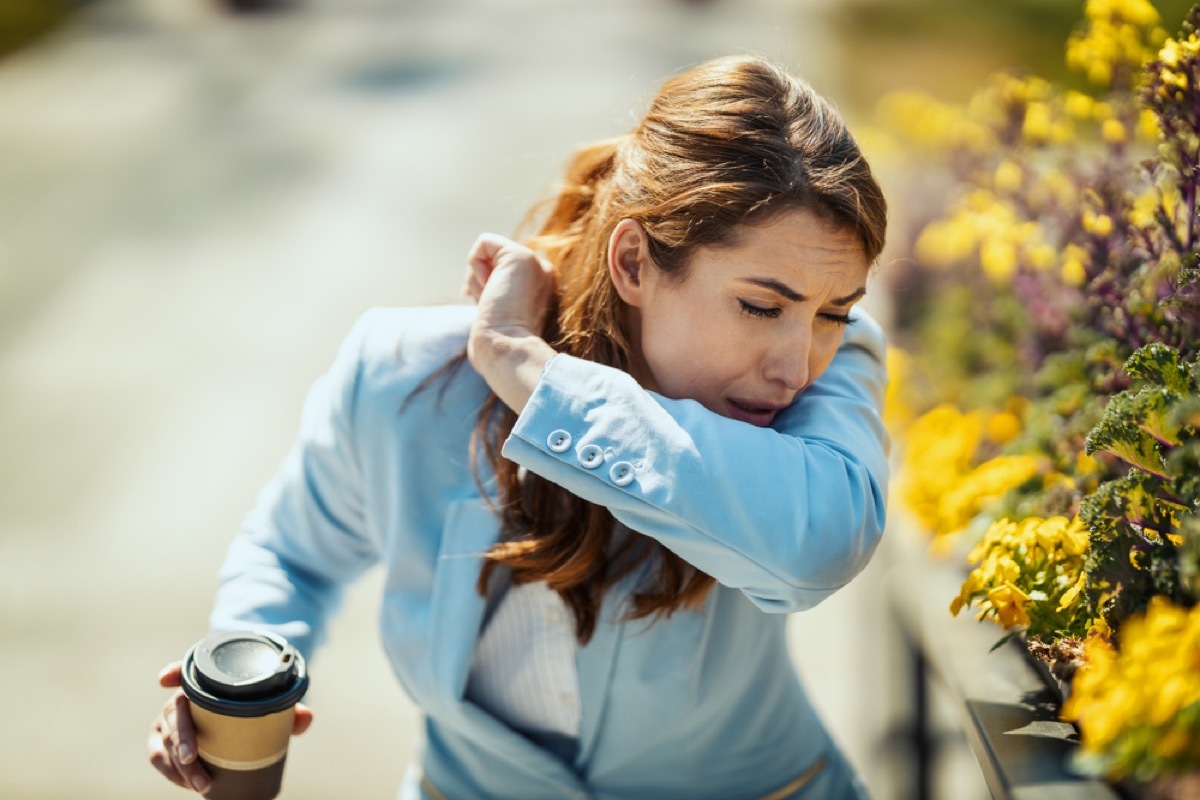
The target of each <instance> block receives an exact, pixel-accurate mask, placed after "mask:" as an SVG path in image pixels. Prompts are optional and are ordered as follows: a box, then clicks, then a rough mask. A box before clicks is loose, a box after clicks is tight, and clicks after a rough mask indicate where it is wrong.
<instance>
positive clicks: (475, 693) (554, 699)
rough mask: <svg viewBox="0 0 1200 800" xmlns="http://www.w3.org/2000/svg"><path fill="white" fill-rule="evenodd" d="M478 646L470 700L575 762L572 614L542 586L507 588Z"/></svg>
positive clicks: (494, 604) (576, 678)
mask: <svg viewBox="0 0 1200 800" xmlns="http://www.w3.org/2000/svg"><path fill="white" fill-rule="evenodd" d="M502 591H503V594H500V595H499V596H498V597H494V598H491V605H492V608H491V610H490V613H489V614H488V616H487V619H486V621H485V623H484V626H483V633H482V634H481V635H480V637H479V641H478V642H477V643H476V645H475V654H474V656H473V658H472V661H471V672H470V675H469V677H468V680H467V695H466V696H467V699H468V700H469V701H471V702H473V703H475V704H476V705H477V706H479V707H480V708H482V709H483V710H485V711H487V712H488V713H490V714H491V715H492V716H494V717H496V718H497V719H499V720H500V721H501V722H504V723H505V724H506V725H508V726H509V727H510V728H513V729H514V730H516V731H518V732H520V733H522V734H524V735H525V736H527V737H529V738H530V739H532V740H533V741H534V742H537V743H538V744H540V745H542V746H543V747H545V748H546V749H547V750H551V751H553V752H556V753H558V754H559V755H560V756H561V757H563V758H564V759H566V760H573V754H574V750H575V747H576V744H577V742H578V739H579V718H580V701H579V675H578V672H577V670H576V667H575V644H576V642H575V625H574V620H573V619H572V616H571V612H570V609H568V608H567V606H566V604H565V603H563V601H562V598H561V597H559V596H558V593H557V592H555V591H552V590H551V589H550V587H549V585H547V584H546V583H545V582H544V581H540V582H537V583H525V584H521V585H519V586H507V588H505V589H503V590H502Z"/></svg>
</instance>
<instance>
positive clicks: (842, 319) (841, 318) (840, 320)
mask: <svg viewBox="0 0 1200 800" xmlns="http://www.w3.org/2000/svg"><path fill="white" fill-rule="evenodd" d="M817 316H819V317H820V318H821V319H823V320H825V321H826V322H832V323H833V324H834V325H849V324H850V323H852V322H854V320H852V319H850V315H849V314H818V315H817Z"/></svg>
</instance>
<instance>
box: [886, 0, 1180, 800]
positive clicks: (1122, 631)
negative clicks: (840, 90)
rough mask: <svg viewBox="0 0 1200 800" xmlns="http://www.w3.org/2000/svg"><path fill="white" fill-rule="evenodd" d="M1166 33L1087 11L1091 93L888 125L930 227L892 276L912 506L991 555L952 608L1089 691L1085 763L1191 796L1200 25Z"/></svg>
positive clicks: (1015, 90)
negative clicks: (1017, 638)
mask: <svg viewBox="0 0 1200 800" xmlns="http://www.w3.org/2000/svg"><path fill="white" fill-rule="evenodd" d="M1159 25H1160V20H1159V17H1158V14H1157V12H1156V11H1155V10H1154V8H1153V6H1152V5H1150V3H1148V2H1145V0H1088V2H1087V4H1086V8H1085V18H1084V20H1083V21H1082V22H1081V24H1080V26H1079V28H1078V30H1077V31H1076V32H1075V34H1073V35H1072V36H1071V38H1070V39H1069V41H1068V43H1067V62H1068V65H1070V66H1071V67H1072V68H1074V69H1076V70H1078V71H1080V72H1081V73H1083V74H1084V75H1085V76H1086V77H1087V79H1088V80H1089V81H1090V85H1091V86H1092V87H1094V91H1091V92H1082V91H1078V90H1068V89H1062V88H1060V87H1056V86H1054V85H1052V84H1050V83H1049V82H1047V81H1044V80H1041V79H1039V78H1037V77H1033V76H1018V75H998V76H996V77H995V78H994V79H993V80H991V81H990V82H989V83H988V84H987V85H986V86H984V87H982V88H981V89H980V91H979V92H978V93H977V94H976V96H975V97H974V98H973V99H972V100H971V101H970V103H969V104H968V105H967V106H966V107H965V108H952V107H949V106H947V105H945V104H942V103H939V102H937V101H935V100H933V99H931V98H925V97H920V96H917V95H913V94H906V95H899V96H893V97H889V98H887V99H885V101H884V102H883V103H882V104H881V107H880V117H881V121H882V124H883V127H884V128H885V130H887V131H889V132H890V133H891V134H892V135H893V136H895V137H897V138H899V139H900V140H901V142H902V145H901V146H902V147H903V148H904V149H905V151H906V152H910V151H911V150H913V149H918V148H921V149H923V150H924V151H925V152H926V153H927V154H928V157H927V158H926V159H924V160H923V162H922V163H921V165H920V170H921V171H920V177H919V178H917V177H915V176H914V179H913V186H914V188H913V189H911V192H912V194H913V195H914V200H913V202H912V204H911V205H916V206H918V207H920V208H922V209H927V210H928V211H929V212H931V216H929V217H928V218H925V219H919V220H915V225H914V229H913V230H912V231H911V235H910V237H909V238H910V241H911V247H910V251H911V258H906V259H904V260H903V263H905V264H907V265H908V267H907V268H905V269H900V270H896V271H895V272H896V274H895V276H894V278H893V280H894V286H893V288H894V295H895V296H896V298H897V300H898V305H897V316H896V325H895V328H896V330H897V331H898V341H899V342H900V345H901V347H902V348H903V350H904V352H905V353H907V354H908V355H905V354H904V353H899V352H898V353H896V354H895V356H894V358H893V362H892V367H893V370H892V371H893V382H894V385H895V386H897V387H898V388H897V390H896V391H895V392H894V394H893V396H892V398H891V406H890V408H889V417H890V420H891V424H892V427H893V430H894V431H895V435H896V438H897V440H898V442H899V444H900V445H901V451H902V454H903V455H902V464H901V469H900V472H899V475H898V479H897V486H896V491H897V494H898V495H899V498H900V499H901V500H902V501H903V502H905V503H906V504H907V505H908V507H909V508H910V509H911V510H912V511H913V513H914V514H915V515H916V516H917V517H918V519H920V520H921V522H922V524H923V525H924V526H925V527H926V528H927V529H928V530H929V531H930V532H931V533H932V534H933V535H934V537H935V539H934V541H935V543H936V544H938V545H939V546H937V547H935V548H934V550H935V552H937V551H947V550H950V549H952V548H948V547H944V546H941V545H942V544H944V543H945V542H947V541H950V540H952V539H953V540H959V541H961V540H962V539H964V538H966V539H968V540H969V541H970V542H971V543H972V544H973V549H972V550H971V552H970V555H969V557H968V560H969V561H970V566H971V571H970V572H969V574H968V575H967V577H966V579H965V581H964V582H963V585H962V587H961V590H960V593H959V595H958V596H957V597H954V598H947V601H948V602H950V604H951V608H950V611H951V612H952V613H954V614H958V613H959V612H960V611H962V610H964V609H968V608H969V609H974V610H976V612H977V614H978V616H979V617H980V619H984V620H989V621H992V622H995V623H997V624H999V625H1000V626H1001V627H1002V628H1004V629H1005V630H1006V631H1007V632H1008V634H1009V635H1013V634H1017V633H1020V634H1021V635H1023V636H1024V637H1025V640H1026V641H1027V643H1028V646H1029V649H1030V651H1031V652H1032V653H1033V654H1034V655H1036V656H1038V657H1040V658H1042V659H1044V660H1045V661H1046V662H1047V663H1048V664H1049V665H1050V666H1051V668H1052V670H1053V671H1054V673H1055V674H1056V675H1058V676H1059V677H1060V678H1063V679H1064V680H1068V679H1069V680H1070V685H1069V686H1070V688H1069V694H1070V697H1069V699H1068V700H1067V702H1066V703H1065V704H1064V707H1063V710H1062V711H1063V715H1064V718H1065V719H1069V720H1072V721H1074V722H1076V724H1077V725H1078V727H1079V730H1080V732H1081V736H1082V750H1081V752H1082V756H1081V757H1080V758H1079V759H1077V764H1076V766H1077V767H1078V768H1079V769H1081V770H1086V771H1090V772H1093V773H1098V774H1104V775H1107V776H1108V777H1110V778H1113V779H1124V778H1133V779H1137V780H1154V779H1156V780H1158V782H1159V783H1158V784H1157V785H1158V786H1159V787H1162V791H1164V792H1167V793H1168V794H1166V795H1164V796H1170V794H1169V793H1170V792H1173V791H1176V788H1172V787H1180V786H1183V787H1185V788H1184V790H1188V789H1187V781H1189V780H1192V778H1188V777H1185V776H1188V775H1189V774H1192V773H1196V772H1197V771H1200V608H1198V607H1197V600H1198V599H1200V513H1198V512H1200V220H1197V209H1198V206H1200V33H1198V32H1197V28H1198V27H1200V7H1198V8H1197V9H1193V11H1192V12H1190V14H1189V15H1188V17H1187V19H1186V20H1185V21H1184V23H1183V30H1182V32H1180V33H1179V34H1178V35H1176V36H1173V37H1170V36H1168V35H1167V33H1166V32H1164V31H1163V30H1161V28H1160V27H1159ZM930 187H933V188H934V189H936V190H937V194H936V195H933V194H931V188H930ZM922 192H923V193H924V194H921V193H922ZM1192 788H1193V789H1194V788H1195V787H1194V785H1193V786H1192ZM1180 796H1183V795H1180Z"/></svg>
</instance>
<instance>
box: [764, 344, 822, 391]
mask: <svg viewBox="0 0 1200 800" xmlns="http://www.w3.org/2000/svg"><path fill="white" fill-rule="evenodd" d="M811 357H812V333H811V331H803V332H793V334H792V335H790V336H786V337H781V338H780V340H779V341H778V342H775V343H774V344H773V345H772V347H771V348H770V350H769V351H768V353H767V356H766V358H765V359H764V361H763V378H765V379H766V380H767V381H770V382H772V383H781V384H783V385H784V386H786V387H787V388H788V389H789V390H791V391H793V392H799V391H801V390H802V389H804V387H806V386H808V381H809V375H810V374H811Z"/></svg>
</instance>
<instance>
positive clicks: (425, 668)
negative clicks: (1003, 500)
mask: <svg viewBox="0 0 1200 800" xmlns="http://www.w3.org/2000/svg"><path fill="white" fill-rule="evenodd" d="M885 217H886V207H885V203H884V199H883V195H882V192H881V191H880V188H879V186H878V185H877V183H876V182H875V180H874V178H873V177H872V175H871V171H870V169H869V167H868V166H867V164H866V162H865V161H864V160H863V157H862V155H861V153H860V152H859V150H858V147H857V145H856V144H855V142H854V140H853V139H852V138H851V136H850V135H849V133H848V132H847V131H846V129H845V126H844V125H843V123H842V122H841V120H840V119H839V118H838V116H837V115H836V113H835V112H834V111H833V109H832V108H831V107H830V106H829V105H827V104H826V103H825V102H824V101H823V100H822V99H821V98H820V97H818V96H817V95H816V94H815V93H814V92H813V91H812V90H811V89H810V88H809V87H808V86H807V85H805V84H804V83H802V82H801V81H799V80H796V79H795V78H793V77H791V76H789V75H787V74H786V73H784V72H782V71H781V70H779V69H778V68H776V67H774V66H772V65H770V64H768V63H766V62H764V61H762V60H760V59H756V58H750V57H731V58H723V59H717V60H714V61H710V62H707V63H705V64H701V65H699V66H697V67H695V68H693V69H691V70H688V71H686V72H684V73H682V74H680V75H678V76H676V77H674V78H672V79H670V80H669V81H667V83H666V84H665V85H664V86H663V88H662V89H661V91H660V92H659V94H658V95H657V96H656V98H655V99H654V101H653V102H652V104H651V107H650V109H649V111H648V112H647V114H646V116H645V117H644V118H643V119H642V121H641V122H640V123H639V124H638V125H637V127H636V128H635V129H634V130H633V131H632V132H631V133H630V134H628V135H627V136H625V137H621V138H619V139H615V140H611V141H606V142H603V143H600V144H597V145H595V146H592V147H589V148H585V149H584V150H582V151H580V152H579V153H577V154H576V156H575V157H574V159H573V161H572V162H571V164H570V166H569V168H568V170H567V176H566V185H565V187H563V188H562V189H561V190H560V191H559V193H558V194H557V196H556V197H554V198H553V199H552V201H551V202H550V204H549V206H548V210H547V211H546V212H545V213H544V214H543V220H542V222H541V225H540V229H539V230H538V233H537V234H536V235H535V236H533V237H532V238H531V239H530V240H529V241H528V242H527V246H525V245H519V244H517V243H515V242H511V241H509V240H507V239H504V238H502V237H499V236H493V235H485V236H482V237H480V239H479V241H478V242H476V244H475V247H474V249H473V251H472V252H471V254H470V258H469V267H468V271H467V281H466V291H467V292H468V293H469V294H470V295H471V296H472V297H473V298H475V299H476V300H477V308H472V307H469V306H461V307H446V308H429V309H407V310H397V309H379V310H375V311H372V312H370V313H368V314H367V315H366V316H364V317H363V319H362V320H360V322H359V323H358V324H357V326H356V327H355V328H354V330H353V331H352V332H351V334H350V335H349V338H348V339H347V340H346V342H345V343H344V344H343V346H342V348H341V351H340V353H339V355H338V357H337V359H336V361H335V363H334V365H333V367H332V368H331V370H330V372H329V373H328V374H327V375H326V376H325V377H324V378H322V379H321V380H320V381H319V382H318V383H317V385H316V386H315V387H314V389H313V391H312V393H311V394H310V396H309V398H308V401H307V404H306V406H305V410H304V416H303V420H302V424H301V430H300V434H299V437H298V439H297V442H296V445H295V447H294V448H293V450H292V452H291V454H290V455H289V457H288V459H287V461H286V462H285V464H284V466H283V468H282V469H281V471H280V474H279V475H278V476H277V478H276V479H275V481H274V482H273V483H272V484H271V485H270V486H269V487H268V488H267V489H266V490H265V491H264V492H263V494H262V495H261V497H260V499H259V502H258V504H257V508H256V510H255V512H254V513H253V514H252V515H251V516H250V518H249V519H248V521H247V523H246V525H245V527H244V530H243V531H242V532H241V534H240V536H239V537H238V538H237V539H236V541H235V542H234V544H233V546H232V549H231V551H230V553H229V556H228V559H227V561H226V564H225V567H224V569H223V571H222V580H223V584H222V586H221V589H220V591H219V593H218V596H217V602H216V609H215V611H214V614H213V619H212V622H213V625H214V627H215V628H244V627H248V626H261V627H267V628H270V629H272V630H275V631H276V632H278V633H281V634H282V635H284V636H286V637H287V638H288V639H290V640H291V641H292V642H293V643H295V644H296V645H298V646H299V647H300V648H301V650H302V651H304V652H305V653H308V654H311V652H312V650H313V649H314V648H315V647H316V646H317V644H318V643H319V641H320V639H321V637H322V633H323V630H324V625H325V621H326V619H327V617H328V616H329V614H330V612H331V611H332V609H333V608H334V607H335V605H336V602H337V598H338V594H339V591H340V589H341V588H342V587H343V586H344V585H346V584H347V583H349V582H350V581H352V580H353V579H354V578H355V577H356V576H358V575H359V574H361V573H362V572H363V571H364V570H365V569H366V568H368V567H369V566H371V565H372V564H375V563H379V562H382V563H383V565H384V567H385V569H386V571H387V578H386V586H385V590H384V596H383V598H382V632H383V637H384V642H385V645H386V648H387V651H388V654H389V656H390V659H391V662H392V664H393V666H394V669H395V672H396V675H397V677H398V678H399V680H400V682H401V683H402V684H403V686H404V688H405V689H406V691H407V692H408V693H409V695H410V696H411V697H412V698H413V700H414V701H415V702H416V703H417V704H418V705H419V706H420V707H421V708H422V709H423V711H424V712H425V715H426V725H425V737H424V739H425V741H424V746H423V751H422V753H421V755H420V758H419V761H418V762H415V763H414V764H413V765H412V767H411V768H410V770H409V774H408V776H407V777H406V781H405V786H404V787H403V788H402V790H401V796H402V797H404V798H418V797H421V798H435V799H436V798H452V799H453V800H467V798H493V797H494V798H522V799H523V800H528V799H529V798H567V797H580V798H583V797H597V798H653V800H669V799H670V798H689V800H694V799H695V798H722V799H725V798H766V797H769V798H776V799H779V798H787V797H818V798H823V797H833V798H840V797H864V796H865V790H864V789H863V787H862V785H861V782H860V781H859V780H858V779H857V778H856V776H855V774H854V771H853V769H852V768H851V767H850V766H849V764H848V763H847V761H846V759H845V758H844V756H843V755H842V754H841V753H840V752H839V751H838V749H837V747H836V746H835V745H834V744H833V743H832V741H831V740H830V738H829V736H828V734H827V732H826V731H825V728H824V727H823V725H822V723H821V722H820V720H819V719H818V717H817V715H816V713H815V712H814V710H813V708H812V707H811V705H810V704H809V701H808V699H807V698H806V696H805V693H804V690H803V688H802V685H801V683H800V682H799V680H798V678H797V676H796V675H795V673H794V670H793V668H792V666H791V663H790V661H789V657H788V651H787V646H786V641H785V621H786V616H785V614H786V612H791V611H798V610H802V609H805V608H809V607H811V606H813V605H815V604H816V603H818V602H820V601H821V600H823V599H824V598H825V597H827V596H828V595H830V594H831V593H832V592H834V591H836V590H837V589H838V588H840V587H841V586H843V585H845V584H846V583H847V582H848V581H849V580H850V579H851V578H852V577H853V576H854V575H855V574H857V572H858V571H859V570H861V569H862V567H863V566H864V565H865V563H866V562H867V560H868V559H869V557H870V556H871V553H872V552H873V550H874V548H875V546H876V544H877V542H878V540H879V536H880V534H881V531H882V529H883V524H884V496H885V488H886V487H885V484H886V477H887V465H886V456H885V435H884V433H883V430H882V426H881V423H880V417H879V404H880V402H881V396H882V391H883V384H884V380H885V379H884V373H883V367H882V360H883V339H882V334H881V333H880V331H879V329H878V326H876V325H875V323H874V322H873V321H872V320H871V319H870V318H869V317H868V316H866V315H865V314H863V313H861V312H860V311H858V310H857V309H856V308H855V307H854V306H855V303H856V302H857V301H858V300H859V299H860V298H861V297H862V296H863V294H864V292H865V290H866V281H867V276H868V272H869V270H870V268H871V265H872V264H873V263H874V262H875V260H876V259H877V257H878V255H879V253H880V250H881V249H882V247H883V238H884V228H885ZM464 346H465V354H464ZM468 362H469V363H468ZM161 682H162V684H163V685H164V686H177V685H178V665H172V666H170V667H168V669H167V670H165V671H164V673H163V677H162V679H161ZM310 720H311V712H308V711H307V710H305V711H304V713H302V714H300V715H299V716H298V722H297V730H298V731H299V730H302V729H303V728H305V727H307V725H308V723H309V721H310ZM150 758H151V761H152V762H153V763H154V765H155V766H156V767H157V768H158V769H159V770H160V771H162V772H163V773H164V775H166V776H167V777H168V778H169V779H171V780H173V781H175V782H176V783H179V784H180V785H185V786H187V785H190V786H192V787H194V788H199V785H198V784H197V783H196V782H195V781H203V779H204V778H203V769H202V768H201V767H200V765H199V764H198V763H197V762H196V760H195V755H194V744H193V742H192V733H191V726H190V720H189V719H188V715H187V706H186V703H185V702H183V701H181V700H180V699H179V694H178V692H177V693H176V694H175V695H174V696H173V697H172V699H171V700H170V701H168V703H167V705H166V706H165V707H164V711H163V713H162V714H160V716H159V718H158V719H156V720H155V723H154V725H153V729H152V732H151V737H150Z"/></svg>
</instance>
